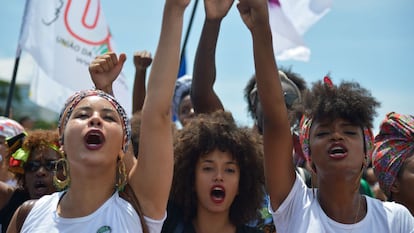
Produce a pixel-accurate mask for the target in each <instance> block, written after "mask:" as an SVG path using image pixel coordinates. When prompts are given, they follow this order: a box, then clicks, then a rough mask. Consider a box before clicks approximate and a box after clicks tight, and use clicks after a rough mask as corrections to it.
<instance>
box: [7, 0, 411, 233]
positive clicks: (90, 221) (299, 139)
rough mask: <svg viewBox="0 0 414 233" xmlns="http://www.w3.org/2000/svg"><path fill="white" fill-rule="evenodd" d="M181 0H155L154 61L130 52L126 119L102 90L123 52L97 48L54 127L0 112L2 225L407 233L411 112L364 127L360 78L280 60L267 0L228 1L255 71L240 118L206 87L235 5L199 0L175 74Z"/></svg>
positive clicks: (367, 96) (366, 99) (108, 90)
mask: <svg viewBox="0 0 414 233" xmlns="http://www.w3.org/2000/svg"><path fill="white" fill-rule="evenodd" d="M189 2H190V0H166V1H165V6H164V10H163V20H162V25H161V32H160V37H159V42H158V47H157V50H156V52H155V54H154V57H153V56H152V55H151V53H150V52H148V51H145V50H143V51H138V52H136V53H135V54H134V56H133V63H134V65H135V68H136V73H135V81H134V88H133V95H132V100H133V107H132V109H133V112H132V114H129V113H127V112H126V111H125V110H124V108H123V106H121V104H120V103H119V102H118V101H117V99H116V93H114V91H113V88H112V85H113V82H114V81H115V80H116V78H117V77H118V75H119V74H120V72H121V70H122V68H123V65H124V63H125V62H126V60H127V57H126V54H123V53H120V54H116V53H114V52H108V53H106V54H103V55H100V56H98V57H96V59H95V60H94V61H93V62H92V63H91V64H90V66H89V73H90V76H91V79H92V81H93V83H94V84H95V88H94V89H90V90H79V91H77V92H75V93H74V94H73V95H72V96H71V97H69V98H68V100H67V102H66V103H65V105H64V106H62V107H63V108H62V111H61V113H60V116H59V119H58V127H57V128H56V129H48V130H43V129H34V126H33V122H32V121H31V119H23V118H22V119H21V121H20V122H21V124H20V123H19V122H16V121H14V120H13V119H10V118H6V117H0V165H1V166H0V224H1V225H0V229H1V231H2V232H10V233H13V232H151V233H152V232H154V233H155V232H164V233H187V232H190V233H191V232H197V233H211V232H224V233H248V232H265V233H273V232H278V233H285V232H288V233H290V232H309V233H313V232H326V233H328V232H339V233H342V232H344V233H345V232H354V233H357V232H361V233H362V232H364V233H365V232H378V233H379V232H390V233H398V232H401V233H406V232H414V217H413V216H414V191H413V190H412V188H411V187H412V186H411V185H412V184H414V159H413V157H414V156H413V155H414V116H413V115H409V114H402V113H396V112H391V113H388V114H387V115H386V116H385V119H384V120H383V122H382V123H381V125H380V126H379V132H378V134H377V135H373V132H372V130H373V129H374V128H375V126H374V125H373V119H374V117H375V116H376V109H377V108H378V106H379V105H380V103H379V102H378V101H377V100H376V98H375V97H374V96H372V95H371V93H370V92H369V91H368V89H366V88H364V87H362V86H361V85H360V84H359V83H357V82H351V81H346V80H344V81H341V82H337V81H336V80H334V79H333V78H332V77H329V76H326V77H323V78H322V79H321V80H320V81H318V82H315V83H312V84H311V85H310V87H308V85H309V84H307V83H306V81H305V80H306V79H305V78H304V77H302V75H299V74H296V73H295V72H293V71H292V70H291V69H285V68H279V67H278V65H277V63H276V60H275V56H274V54H273V51H274V50H273V42H272V34H271V30H270V26H269V15H268V9H267V7H268V5H267V2H268V1H266V0H240V1H239V2H238V3H237V8H238V10H239V13H240V16H241V20H242V21H243V23H244V24H245V26H246V27H247V29H248V30H249V31H250V34H251V38H252V50H253V57H254V66H255V67H254V68H255V73H254V75H253V76H252V77H251V79H250V80H249V81H248V82H247V83H246V87H245V89H244V90H241V91H244V98H245V100H246V106H247V107H246V109H248V113H249V114H250V116H251V117H252V119H253V122H254V125H253V126H251V127H247V126H241V125H239V124H238V123H237V121H236V120H235V119H234V117H233V116H232V113H231V112H229V111H228V110H226V107H225V106H224V105H223V104H222V102H221V100H220V98H219V96H218V95H217V94H216V93H215V91H214V84H215V82H216V81H217V80H219V78H217V76H218V75H216V74H217V71H216V65H215V55H216V45H217V43H218V38H219V32H220V25H221V22H222V20H223V19H224V18H225V16H226V15H227V13H228V12H229V9H230V8H231V6H232V5H233V4H234V0H204V9H205V21H204V24H203V28H202V32H201V35H200V39H199V44H198V47H197V51H196V56H195V61H194V70H193V74H192V76H189V75H187V76H185V77H179V78H178V79H177V73H178V68H179V62H180V44H181V37H182V29H183V16H184V12H185V9H186V7H187V5H188V4H189ZM276 46H277V44H276ZM150 66H151V70H150V73H149V76H148V80H147V77H146V76H147V69H148V68H149V67H150Z"/></svg>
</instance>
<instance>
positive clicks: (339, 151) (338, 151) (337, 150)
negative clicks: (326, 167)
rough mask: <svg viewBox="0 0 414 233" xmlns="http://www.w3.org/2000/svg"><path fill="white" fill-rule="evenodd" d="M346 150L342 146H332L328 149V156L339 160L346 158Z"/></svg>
mask: <svg viewBox="0 0 414 233" xmlns="http://www.w3.org/2000/svg"><path fill="white" fill-rule="evenodd" d="M347 152H348V150H347V149H346V148H345V147H344V146H342V145H333V146H332V147H331V148H330V149H329V156H330V157H331V158H335V159H341V158H344V157H346V156H347V154H348V153H347Z"/></svg>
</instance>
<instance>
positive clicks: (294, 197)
mask: <svg viewBox="0 0 414 233" xmlns="http://www.w3.org/2000/svg"><path fill="white" fill-rule="evenodd" d="M316 193H317V191H316V192H315V195H316ZM315 195H314V194H313V193H312V189H310V188H307V187H306V184H305V183H304V182H303V180H302V179H301V178H300V177H299V175H298V174H296V181H295V183H294V185H293V187H292V190H291V191H290V193H289V195H288V196H287V198H286V199H285V200H284V201H283V203H282V204H281V205H280V207H279V209H277V210H276V211H273V209H272V208H271V206H270V202H269V212H270V213H271V214H272V216H273V221H274V224H275V226H276V231H277V233H291V232H295V233H314V232H318V233H332V232H335V233H346V232H351V231H352V232H353V233H367V232H375V233H399V232H401V233H409V232H414V218H413V216H412V215H411V214H410V212H409V211H408V210H407V209H406V208H405V207H404V206H402V205H400V204H397V203H394V202H381V201H380V200H377V199H374V198H371V197H368V196H365V198H366V200H367V211H368V213H367V215H366V216H365V218H364V219H362V220H361V221H360V222H358V223H355V224H342V223H339V222H336V221H334V220H333V219H331V218H329V217H328V216H327V215H326V214H325V212H324V211H323V210H322V208H321V206H320V205H319V202H318V201H317V198H316V196H315Z"/></svg>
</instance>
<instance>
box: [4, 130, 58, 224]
mask: <svg viewBox="0 0 414 233" xmlns="http://www.w3.org/2000/svg"><path fill="white" fill-rule="evenodd" d="M58 142H59V137H58V133H57V131H55V130H41V129H38V130H33V131H31V132H30V133H29V134H26V133H21V134H18V135H16V136H15V137H12V138H9V139H8V140H7V144H8V146H9V153H10V155H11V156H10V160H9V170H10V171H11V172H13V173H14V174H15V176H16V178H17V182H18V185H17V187H16V188H14V187H12V186H9V185H7V184H5V183H4V182H2V183H0V224H1V231H2V232H6V229H7V226H8V225H9V222H10V220H11V218H12V216H13V213H14V212H15V210H16V209H17V208H18V207H19V206H20V205H21V204H22V203H23V202H24V201H26V200H29V199H39V198H40V197H42V196H43V195H46V194H51V193H53V192H55V191H57V189H56V188H55V186H54V185H53V175H54V172H55V169H58V170H60V169H59V167H58V166H57V164H58V161H59V159H61V158H62V155H61V153H60V152H59V146H58Z"/></svg>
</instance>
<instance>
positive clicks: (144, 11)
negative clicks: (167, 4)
mask: <svg viewBox="0 0 414 233" xmlns="http://www.w3.org/2000/svg"><path fill="white" fill-rule="evenodd" d="M101 2H102V5H103V10H104V14H105V17H106V19H107V22H108V23H109V25H110V27H111V31H112V34H113V39H114V41H115V44H116V49H117V51H119V52H125V53H126V54H127V56H128V58H129V60H128V61H127V63H126V65H125V66H124V72H125V74H126V76H127V77H128V78H129V80H130V82H132V78H133V73H134V67H133V63H132V54H133V52H134V51H137V50H144V49H145V50H148V51H150V52H152V53H153V54H154V53H155V48H156V45H157V41H158V36H159V31H160V25H161V16H162V9H163V2H164V1H161V0H153V1H143V0H141V1H137V0H124V1H110V0H101ZM24 4H25V1H23V0H14V1H7V3H6V2H3V3H1V6H0V17H1V18H0V30H1V31H2V33H1V34H2V35H1V37H0V68H1V69H3V70H4V69H10V72H11V70H12V68H13V67H12V64H13V63H12V61H13V59H14V55H15V51H16V47H17V39H18V35H19V30H20V24H21V19H22V15H23V8H24ZM193 4H194V1H192V3H191V4H190V6H189V7H188V9H187V11H186V15H185V26H184V30H186V28H187V23H188V21H189V18H190V13H191V10H192V7H193ZM413 12H414V1H412V0H399V1H390V0H384V1H375V0H364V1H356V0H350V1H338V0H333V7H332V9H331V11H330V12H329V13H328V14H327V15H326V16H325V17H324V18H322V19H321V20H320V21H319V22H318V23H316V24H315V25H314V26H313V27H311V28H310V30H309V31H308V32H307V33H306V34H305V36H304V40H305V43H306V44H307V46H308V47H309V48H310V49H311V57H310V61H309V62H296V61H278V64H279V66H285V67H291V68H292V70H293V71H295V72H297V73H299V74H301V75H302V76H303V77H304V78H305V80H306V81H307V82H308V85H309V86H310V84H311V83H312V82H314V81H316V80H319V79H321V78H322V77H323V76H324V75H325V74H326V73H327V72H331V75H332V78H333V81H334V82H336V83H338V82H340V81H341V80H349V81H358V82H360V83H361V85H362V86H363V87H365V88H367V89H369V90H370V91H371V92H372V94H373V96H374V97H376V98H377V99H378V100H379V101H380V102H381V104H382V106H381V108H379V109H378V117H377V118H376V121H375V124H374V125H375V127H376V128H375V131H376V130H377V128H378V125H379V123H380V120H381V119H382V118H383V117H384V116H385V114H386V113H387V112H390V111H397V112H401V113H406V114H414V101H413V100H414V98H413V97H414V95H413V91H414V88H413V87H414V77H413V74H414V25H413V24H412V22H413V20H414V15H413ZM203 20H204V9H203V1H202V0H199V4H198V8H197V12H196V17H195V21H194V25H193V28H192V32H191V35H190V37H189V41H188V44H187V49H186V56H187V63H188V67H187V70H188V73H189V74H191V73H192V67H191V64H192V62H193V60H194V54H195V50H196V46H197V43H198V38H199V36H200V31H201V27H202V24H203ZM410 22H411V23H410ZM251 44H252V43H251V37H250V33H249V32H248V30H247V28H246V27H245V26H244V24H243V23H242V21H241V19H240V17H239V13H238V11H237V9H236V6H235V5H233V7H232V9H231V10H230V12H229V15H228V16H227V17H226V18H225V19H224V20H223V23H222V27H221V32H220V37H219V41H218V45H217V55H216V62H217V81H216V85H215V89H216V92H217V93H218V95H219V96H220V98H221V99H222V101H223V104H224V106H225V108H226V109H227V110H230V111H231V112H233V114H234V116H235V118H236V119H237V120H238V121H239V123H240V124H242V125H251V124H252V121H251V120H250V118H249V116H248V114H247V111H246V103H245V101H244V99H243V93H242V91H243V88H244V86H245V84H246V82H247V80H248V79H249V78H250V77H251V75H252V74H253V73H254V66H253V55H252V45H251ZM1 64H9V65H1ZM21 69H22V70H23V69H24V67H22V68H21ZM22 72H23V71H22ZM23 73H24V72H23Z"/></svg>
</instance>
